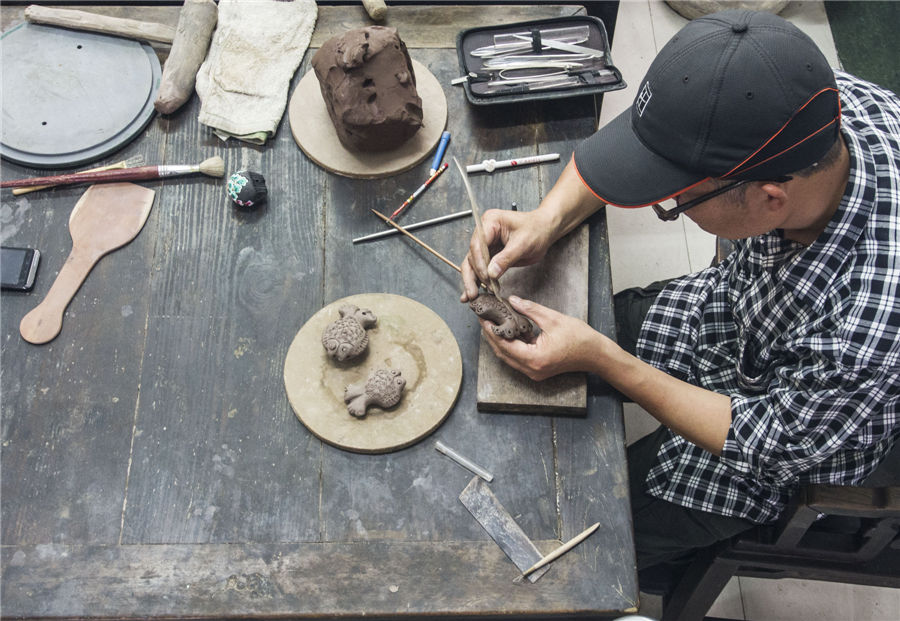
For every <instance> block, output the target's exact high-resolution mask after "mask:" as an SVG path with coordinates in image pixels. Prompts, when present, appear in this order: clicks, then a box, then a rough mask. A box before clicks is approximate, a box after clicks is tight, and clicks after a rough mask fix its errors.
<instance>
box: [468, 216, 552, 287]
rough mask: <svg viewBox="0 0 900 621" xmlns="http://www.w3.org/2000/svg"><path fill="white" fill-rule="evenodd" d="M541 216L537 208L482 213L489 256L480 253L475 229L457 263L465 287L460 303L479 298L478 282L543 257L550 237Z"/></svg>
mask: <svg viewBox="0 0 900 621" xmlns="http://www.w3.org/2000/svg"><path fill="white" fill-rule="evenodd" d="M542 216H543V214H542V212H541V211H540V210H535V211H530V212H527V213H523V212H519V211H503V210H499V209H489V210H488V211H486V212H484V217H483V218H482V226H483V227H484V235H485V237H486V239H485V242H486V243H487V247H488V251H489V252H490V253H491V255H492V256H490V257H484V256H482V245H481V243H480V242H479V240H478V238H477V235H478V231H477V230H476V231H475V232H474V233H473V234H472V238H471V240H470V241H469V253H468V254H467V255H466V258H465V260H464V261H463V263H462V265H461V266H460V267H461V269H462V279H463V287H464V290H463V294H462V296H460V301H461V302H470V301H472V300H474V299H475V298H477V297H478V283H479V282H481V283H485V284H486V283H487V282H488V281H489V279H491V278H500V276H501V275H502V274H504V273H505V272H506V270H508V269H509V268H510V267H516V266H524V265H533V264H534V263H537V262H538V261H540V260H541V259H542V258H544V255H545V254H547V249H548V248H549V247H550V244H551V243H552V242H553V238H552V237H551V234H552V231H551V230H550V226H549V225H548V224H547V223H546V222H544V219H543V217H542Z"/></svg>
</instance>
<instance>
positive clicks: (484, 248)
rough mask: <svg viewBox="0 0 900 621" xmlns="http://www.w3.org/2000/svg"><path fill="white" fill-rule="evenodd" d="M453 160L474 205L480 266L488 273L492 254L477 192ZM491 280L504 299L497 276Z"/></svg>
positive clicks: (499, 298) (473, 212) (456, 161)
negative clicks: (487, 263) (479, 242)
mask: <svg viewBox="0 0 900 621" xmlns="http://www.w3.org/2000/svg"><path fill="white" fill-rule="evenodd" d="M453 161H454V162H455V163H456V168H458V169H459V174H460V176H462V180H463V184H464V185H465V186H466V192H467V193H468V194H469V203H471V205H472V218H473V219H474V220H475V230H476V232H477V234H478V239H480V240H481V257H480V259H481V261H480V263H481V265H480V266H479V269H480V270H481V272H482V273H484V274H487V265H486V264H485V261H487V258H488V257H489V256H491V254H490V251H489V250H488V245H487V238H486V237H485V234H484V227H483V226H482V225H481V210H480V209H479V208H478V201H476V200H475V192H473V191H472V186H471V184H469V180H468V178H466V173H465V172H463V167H462V165H461V164H460V163H459V160H458V159H456V158H455V157H454V158H453ZM489 280H490V282H488V289H490V290H491V293H493V294H494V295H495V296H497V299H498V300H502V299H503V298H501V297H500V283H498V282H497V279H496V278H490V279H489ZM505 303H506V302H505V301H504V304H505Z"/></svg>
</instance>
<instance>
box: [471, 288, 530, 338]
mask: <svg viewBox="0 0 900 621" xmlns="http://www.w3.org/2000/svg"><path fill="white" fill-rule="evenodd" d="M469 308H471V309H472V310H473V311H475V314H476V315H478V316H479V317H481V318H482V319H487V320H488V321H490V322H491V323H493V324H494V325H493V326H491V330H493V331H494V334H496V335H497V336H499V337H501V338H504V339H506V340H508V341H511V340H512V339H521V340H523V341H527V340H530V339H531V337H532V335H533V333H534V326H532V325H531V321H529V320H528V318H527V317H525V316H524V315H520V314H519V313H517V312H516V311H514V310H513V309H512V307H510V305H509V303H508V302H506V301H505V300H501V299H499V298H498V297H497V296H495V295H493V294H492V293H482V294H481V295H479V296H478V297H477V298H475V299H474V300H472V301H471V302H469Z"/></svg>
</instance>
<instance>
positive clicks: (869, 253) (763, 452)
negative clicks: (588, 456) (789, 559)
mask: <svg viewBox="0 0 900 621" xmlns="http://www.w3.org/2000/svg"><path fill="white" fill-rule="evenodd" d="M836 76H837V83H838V88H839V91H840V94H841V103H842V130H841V131H842V134H843V136H844V139H845V141H846V143H847V147H848V149H849V151H850V160H851V161H850V177H849V182H848V184H847V188H846V191H845V194H844V197H843V200H842V201H841V204H840V206H839V207H838V210H837V212H836V213H835V214H834V216H833V218H832V219H831V221H830V223H829V224H828V226H827V227H826V229H825V231H824V232H823V233H822V234H821V235H820V236H819V238H818V239H817V240H816V241H815V242H814V243H813V244H812V245H810V246H802V245H800V244H797V243H795V242H792V241H790V240H786V239H783V238H782V237H781V236H780V235H779V234H778V232H777V231H773V232H771V233H768V234H765V235H761V236H758V237H753V238H749V239H745V240H741V241H740V242H738V243H737V248H736V250H735V252H733V253H732V254H731V255H730V256H729V257H728V258H726V259H725V260H724V261H722V262H721V263H720V264H719V265H717V266H715V267H711V268H709V269H706V270H703V271H702V272H699V273H697V274H692V275H689V276H686V277H684V278H680V279H678V280H676V281H674V282H672V283H670V284H669V285H668V286H667V287H666V289H664V290H663V291H662V292H661V293H660V295H659V297H658V298H657V300H656V302H655V304H654V307H653V308H652V309H651V311H650V313H649V314H648V316H647V318H646V320H645V321H644V324H643V327H642V330H641V337H640V339H639V341H638V345H637V350H638V355H639V356H640V357H641V358H642V359H643V360H645V361H647V362H649V363H650V364H652V365H654V366H656V367H658V368H660V369H662V370H664V371H666V372H667V373H669V374H671V375H673V376H675V377H678V378H680V379H682V380H685V381H687V382H690V383H691V384H695V385H698V386H702V387H704V388H707V389H709V390H712V391H715V392H718V393H722V394H727V395H729V396H730V397H731V428H730V430H729V433H728V438H727V440H726V441H725V446H724V448H723V450H722V455H721V457H716V456H715V455H712V454H711V453H709V452H707V451H705V450H703V449H701V448H699V447H697V446H696V445H694V444H692V443H690V442H688V441H687V440H685V439H683V438H681V437H680V436H677V435H675V434H673V433H672V432H671V431H670V432H669V438H668V439H667V440H666V441H665V442H664V443H663V445H662V446H661V447H660V450H659V453H658V455H657V458H656V462H655V464H654V465H653V467H651V469H650V471H649V473H648V475H647V479H646V485H647V488H648V492H649V493H650V494H651V495H653V496H655V497H658V498H662V499H665V500H668V501H671V502H674V503H677V504H680V505H683V506H686V507H690V508H694V509H700V510H703V511H709V512H713V513H718V514H722V515H727V516H735V517H743V518H747V519H749V520H752V521H754V522H756V523H764V522H769V521H772V520H774V519H775V518H777V517H778V515H779V513H780V512H781V510H782V509H783V508H784V506H785V504H786V502H787V500H788V499H789V498H790V496H791V494H792V492H794V491H795V490H796V489H797V488H798V487H799V486H800V485H803V484H807V483H832V484H843V485H854V484H859V483H861V482H862V481H863V480H864V479H865V478H866V477H867V476H868V475H869V474H870V473H871V472H872V471H873V470H874V469H875V467H876V466H877V465H878V462H879V461H880V460H881V458H882V457H883V456H884V455H885V454H886V453H887V452H888V451H889V450H890V448H891V446H892V444H893V442H894V440H895V439H896V438H897V437H898V436H900V100H898V98H897V96H896V95H895V94H893V93H891V92H890V91H887V90H885V89H882V88H879V87H877V86H875V85H873V84H870V83H868V82H864V81H862V80H859V79H858V78H855V77H853V76H850V75H848V74H845V73H842V72H836Z"/></svg>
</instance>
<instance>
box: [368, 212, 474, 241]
mask: <svg viewBox="0 0 900 621" xmlns="http://www.w3.org/2000/svg"><path fill="white" fill-rule="evenodd" d="M471 214H472V210H471V209H466V210H465V211H457V212H456V213H448V214H447V215H446V216H438V217H437V218H431V219H430V220H422V221H421V222H415V223H413V224H407V225H406V226H404V227H403V228H405V229H406V230H407V231H415V230H416V229H421V228H424V227H426V226H431V225H433V224H440V223H441V222H447V221H448V220H455V219H457V218H464V217H466V216H468V215H471ZM399 234H400V231H398V230H397V229H390V230H387V231H380V232H378V233H372V234H371V235H364V236H362V237H356V238H354V239H353V243H354V244H356V243H359V242H364V241H370V240H373V239H381V238H382V237H389V236H391V235H399Z"/></svg>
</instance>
